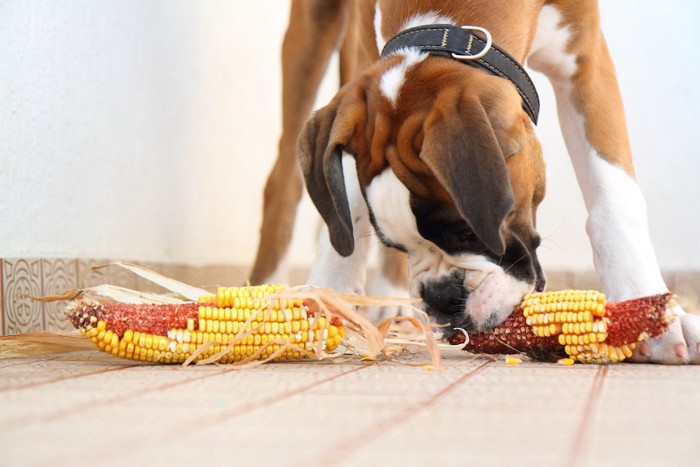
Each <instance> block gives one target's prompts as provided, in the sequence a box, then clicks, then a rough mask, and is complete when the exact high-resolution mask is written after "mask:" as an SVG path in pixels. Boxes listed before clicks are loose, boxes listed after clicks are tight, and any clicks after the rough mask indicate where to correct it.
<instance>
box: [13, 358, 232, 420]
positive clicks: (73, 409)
mask: <svg viewBox="0 0 700 467" xmlns="http://www.w3.org/2000/svg"><path fill="white" fill-rule="evenodd" d="M143 366H144V365H131V366H127V367H120V368H122V369H133V368H140V367H143ZM229 371H233V369H226V370H223V371H216V372H211V373H207V374H204V375H201V376H196V377H192V378H189V379H186V380H182V381H176V382H173V383H167V384H162V385H160V386H156V387H154V388H152V389H146V390H142V391H138V392H130V393H128V394H127V395H126V396H124V395H122V396H118V397H113V398H111V399H107V400H106V401H104V402H102V403H101V404H102V405H103V406H106V405H109V404H114V403H116V402H123V401H126V400H129V399H133V398H135V397H138V396H141V395H145V394H150V393H152V392H157V391H164V390H168V389H170V388H173V387H177V386H180V385H182V384H186V383H189V382H192V381H200V380H202V379H208V378H212V377H214V376H218V375H222V374H225V373H228V372H229ZM84 405H85V404H80V405H79V407H70V408H64V409H62V410H59V411H58V412H54V413H53V414H51V415H47V416H44V417H42V418H40V419H38V420H35V421H36V422H38V423H46V422H50V421H53V420H56V419H59V418H62V417H66V416H70V415H73V414H75V413H78V412H79V410H80V408H81V407H84ZM32 421H33V420H28V419H26V417H25V418H22V419H20V420H15V421H10V423H8V424H7V426H2V425H0V433H2V431H3V430H6V429H7V428H13V429H14V428H15V427H17V426H18V425H20V424H22V422H25V424H26V422H32Z"/></svg>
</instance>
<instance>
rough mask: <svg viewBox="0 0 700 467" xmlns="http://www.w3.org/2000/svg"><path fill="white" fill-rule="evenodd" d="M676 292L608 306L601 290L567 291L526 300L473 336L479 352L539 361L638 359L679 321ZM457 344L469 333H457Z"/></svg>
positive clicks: (468, 347)
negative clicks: (645, 344)
mask: <svg viewBox="0 0 700 467" xmlns="http://www.w3.org/2000/svg"><path fill="white" fill-rule="evenodd" d="M671 297H672V294H670V293H666V294H659V295H653V296H650V297H644V298H639V299H634V300H627V301H624V302H617V303H614V302H609V303H606V301H605V295H604V294H602V293H599V292H596V291H580V290H564V291H560V292H540V293H534V294H529V295H527V296H525V298H524V300H523V302H522V303H521V304H520V305H519V306H518V307H516V309H515V311H514V312H513V314H512V315H511V316H510V317H509V318H508V319H507V320H506V321H505V322H504V323H503V324H501V325H500V326H498V327H496V328H495V329H493V330H491V331H490V332H488V333H482V334H476V335H470V336H469V337H470V339H469V343H468V344H467V345H466V347H465V350H466V351H468V352H474V353H504V354H509V353H521V352H522V353H526V354H529V355H531V356H532V357H534V358H537V359H539V360H556V359H557V358H560V357H565V356H568V357H570V358H572V359H575V360H577V361H579V362H583V363H614V362H619V361H622V360H624V359H626V358H629V357H631V356H632V352H633V350H634V348H635V345H636V343H637V342H640V341H643V340H645V339H648V338H651V337H657V336H659V335H661V334H662V333H663V332H664V331H665V330H666V329H667V328H668V325H669V324H670V323H671V321H673V314H672V313H671V312H670V311H668V303H669V301H670V300H671ZM448 340H449V342H450V343H452V344H463V343H464V341H465V338H464V335H463V334H460V333H455V334H452V335H451V336H450V337H449V338H448Z"/></svg>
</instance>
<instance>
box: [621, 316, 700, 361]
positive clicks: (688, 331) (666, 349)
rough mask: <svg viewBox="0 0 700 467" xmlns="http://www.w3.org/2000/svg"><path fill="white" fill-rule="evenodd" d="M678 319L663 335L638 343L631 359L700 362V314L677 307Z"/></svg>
mask: <svg viewBox="0 0 700 467" xmlns="http://www.w3.org/2000/svg"><path fill="white" fill-rule="evenodd" d="M675 308H676V310H674V311H676V319H675V321H674V322H673V323H672V324H671V326H670V327H669V328H668V330H667V331H666V332H665V333H663V334H662V335H661V336H659V337H657V338H655V339H650V340H648V341H645V342H642V343H640V344H638V345H637V348H636V349H635V351H634V355H633V357H632V358H631V361H633V362H638V363H662V364H665V365H680V364H683V363H690V364H694V365H699V364H700V316H697V315H691V314H687V313H685V312H684V311H683V310H682V309H681V308H680V307H679V306H676V307H675Z"/></svg>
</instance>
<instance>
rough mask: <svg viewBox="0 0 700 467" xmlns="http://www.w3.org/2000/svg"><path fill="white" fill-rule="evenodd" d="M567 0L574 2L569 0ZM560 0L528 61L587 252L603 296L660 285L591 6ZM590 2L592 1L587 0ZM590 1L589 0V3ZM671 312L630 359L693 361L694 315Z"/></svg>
mask: <svg viewBox="0 0 700 467" xmlns="http://www.w3.org/2000/svg"><path fill="white" fill-rule="evenodd" d="M573 3H575V2H573ZM571 4H572V2H567V1H561V2H559V4H558V6H546V7H545V8H544V9H543V11H542V14H541V16H540V22H539V25H538V34H537V36H536V38H535V41H534V42H533V46H532V54H531V56H530V58H529V64H530V65H531V66H532V67H533V68H535V69H538V70H540V71H543V72H544V73H545V74H547V76H548V77H549V79H550V80H551V81H552V84H553V87H554V91H555V94H556V99H557V107H558V112H559V120H560V125H561V128H562V131H563V134H564V139H565V142H566V145H567V148H568V151H569V154H570V156H571V159H572V162H573V165H574V170H575V172H576V177H577V179H578V183H579V185H580V188H581V192H582V194H583V198H584V200H585V203H586V208H587V210H588V215H589V217H588V221H587V225H586V229H587V233H588V235H589V238H590V241H591V245H592V247H593V255H594V257H593V260H594V264H595V268H596V271H597V273H598V276H599V278H600V280H601V282H602V284H603V287H604V289H605V292H606V294H608V296H609V298H610V299H611V300H624V299H628V298H633V297H638V296H643V295H651V294H656V293H662V292H665V291H667V287H666V284H665V283H664V280H663V278H662V277H661V273H660V270H659V266H658V263H657V259H656V255H655V253H654V250H653V247H652V245H651V240H650V237H649V231H648V227H647V215H646V204H645V202H644V198H643V196H642V193H641V190H640V189H639V187H638V185H637V183H636V181H635V179H634V169H633V164H632V155H631V150H630V144H629V139H628V136H627V128H626V124H625V118H624V112H623V107H622V99H621V96H620V91H619V88H618V84H617V79H616V76H615V72H614V67H613V63H612V60H611V58H610V55H609V52H608V49H607V45H606V43H605V39H604V38H603V35H602V32H601V31H600V28H599V26H598V24H599V22H598V20H599V18H598V11H597V9H596V8H590V9H588V10H587V11H585V12H583V13H582V10H583V9H578V8H573V7H570V5H571ZM591 5H593V4H592V2H591ZM593 6H595V5H593ZM675 311H676V314H677V315H678V319H676V321H675V322H674V324H673V325H672V326H671V328H670V329H669V330H668V331H667V332H666V333H665V334H664V335H663V336H661V337H660V338H658V339H655V340H652V341H650V342H649V343H648V344H644V345H640V346H639V347H638V349H637V352H636V357H635V358H636V359H637V360H640V361H653V362H659V363H683V362H688V361H691V362H694V363H700V355H699V349H698V342H699V341H698V337H700V319H698V317H696V316H692V315H686V314H685V313H684V312H683V310H682V309H681V308H680V307H679V306H676V307H675Z"/></svg>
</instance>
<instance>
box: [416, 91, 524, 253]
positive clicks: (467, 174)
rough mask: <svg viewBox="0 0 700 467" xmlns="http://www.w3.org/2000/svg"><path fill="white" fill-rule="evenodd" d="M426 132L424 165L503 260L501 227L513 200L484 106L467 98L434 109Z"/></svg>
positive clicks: (481, 238)
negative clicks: (450, 105) (451, 104)
mask: <svg viewBox="0 0 700 467" xmlns="http://www.w3.org/2000/svg"><path fill="white" fill-rule="evenodd" d="M423 128H424V141H423V146H422V148H421V153H420V157H421V159H422V160H423V161H424V162H425V163H426V164H427V165H428V167H429V168H430V170H431V171H432V172H433V173H434V175H435V177H436V178H437V180H438V182H440V184H441V185H442V186H443V187H444V188H445V189H446V190H447V192H448V194H449V195H450V196H451V197H452V199H453V200H454V203H455V205H456V207H457V210H458V211H459V213H460V214H461V216H462V217H463V218H464V220H466V221H467V223H468V224H469V225H470V227H471V228H472V230H473V231H474V233H475V234H476V235H477V236H478V237H479V239H480V240H481V241H482V242H483V243H484V244H485V245H486V246H487V247H488V248H489V249H490V250H491V251H493V252H494V253H495V254H498V255H502V254H503V253H504V252H505V242H504V239H503V236H502V234H501V224H502V223H503V220H504V219H505V217H506V215H507V214H508V213H509V212H510V210H511V209H512V208H513V203H514V197H513V190H512V187H511V185H510V180H509V178H508V169H507V167H506V161H505V157H504V155H503V152H502V150H501V147H500V145H499V142H498V140H497V139H496V135H495V133H494V130H493V128H492V126H491V122H490V121H489V118H488V116H487V114H486V111H485V110H484V107H483V106H482V104H481V102H479V101H478V99H476V98H471V99H469V98H466V97H465V98H463V101H462V102H461V105H456V106H454V105H453V106H452V107H451V108H449V109H445V108H440V106H434V107H433V110H432V111H431V113H430V114H429V115H428V117H427V119H426V121H425V123H424V127H423Z"/></svg>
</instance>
